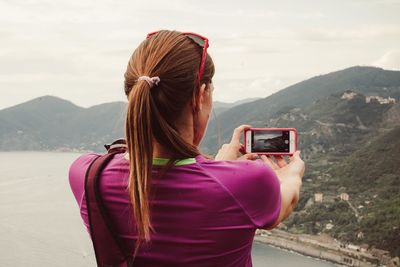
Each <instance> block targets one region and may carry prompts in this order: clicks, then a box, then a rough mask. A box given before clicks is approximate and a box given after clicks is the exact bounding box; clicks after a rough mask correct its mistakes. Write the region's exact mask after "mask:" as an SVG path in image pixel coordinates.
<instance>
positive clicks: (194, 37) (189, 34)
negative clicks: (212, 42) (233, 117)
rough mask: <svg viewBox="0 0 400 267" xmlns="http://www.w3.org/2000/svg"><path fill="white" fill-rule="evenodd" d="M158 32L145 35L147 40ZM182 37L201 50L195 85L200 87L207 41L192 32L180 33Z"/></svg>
mask: <svg viewBox="0 0 400 267" xmlns="http://www.w3.org/2000/svg"><path fill="white" fill-rule="evenodd" d="M157 33H158V31H156V32H151V33H149V34H147V39H148V38H150V37H152V36H154V35H155V34H157ZM182 34H183V35H185V36H187V37H189V38H190V39H192V40H193V41H194V42H195V43H196V44H198V45H199V46H200V47H202V48H203V53H202V55H201V62H200V68H199V73H198V74H197V83H198V85H199V86H200V85H201V76H203V72H204V65H205V64H206V57H207V48H208V46H209V45H208V39H207V38H206V37H204V36H201V35H200V34H197V33H193V32H182Z"/></svg>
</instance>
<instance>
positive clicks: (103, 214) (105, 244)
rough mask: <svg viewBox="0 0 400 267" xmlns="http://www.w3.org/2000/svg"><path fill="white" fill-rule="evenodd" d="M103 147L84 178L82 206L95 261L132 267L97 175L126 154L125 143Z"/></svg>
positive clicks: (114, 266)
mask: <svg viewBox="0 0 400 267" xmlns="http://www.w3.org/2000/svg"><path fill="white" fill-rule="evenodd" d="M104 146H105V148H106V149H107V153H106V154H104V155H101V156H98V157H96V158H95V159H94V160H93V161H92V162H91V163H90V165H89V167H88V169H87V171H86V175H85V198H86V206H87V211H88V219H89V229H90V235H91V238H92V243H93V248H94V252H95V256H96V262H97V266H99V267H132V266H133V256H132V253H131V252H130V251H129V249H128V247H127V245H126V243H125V242H124V241H123V240H122V239H121V238H120V237H119V235H118V233H117V232H116V230H115V229H116V228H115V225H114V223H113V221H112V220H111V217H110V215H109V212H108V211H107V209H106V208H105V206H104V202H103V199H102V197H101V195H100V191H99V182H100V178H101V172H102V171H103V169H104V168H105V167H106V166H107V164H108V163H109V162H110V160H111V159H112V158H113V157H114V156H115V155H116V154H118V153H125V152H126V149H127V147H126V142H125V140H124V139H118V140H116V141H114V142H113V143H112V144H110V145H104Z"/></svg>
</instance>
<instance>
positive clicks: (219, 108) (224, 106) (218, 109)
mask: <svg viewBox="0 0 400 267" xmlns="http://www.w3.org/2000/svg"><path fill="white" fill-rule="evenodd" d="M258 99H260V98H259V97H252V98H245V99H242V100H238V101H235V102H233V103H226V102H220V101H214V102H213V112H214V113H215V115H216V116H218V115H220V114H221V113H223V112H225V111H227V110H228V109H230V108H233V107H235V106H238V105H241V104H245V103H249V102H253V101H255V100H258Z"/></svg>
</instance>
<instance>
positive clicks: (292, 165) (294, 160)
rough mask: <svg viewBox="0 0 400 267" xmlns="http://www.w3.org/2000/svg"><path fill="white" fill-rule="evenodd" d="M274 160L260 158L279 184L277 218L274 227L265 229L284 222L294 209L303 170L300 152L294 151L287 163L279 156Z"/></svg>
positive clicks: (264, 157) (297, 199)
mask: <svg viewBox="0 0 400 267" xmlns="http://www.w3.org/2000/svg"><path fill="white" fill-rule="evenodd" d="M274 158H275V160H274ZM274 158H272V157H266V156H265V155H263V156H261V159H262V160H263V162H264V163H265V164H266V165H268V166H270V167H271V168H272V169H273V170H274V171H275V173H276V176H277V177H278V179H279V182H280V184H281V186H280V189H281V210H280V213H279V217H278V219H277V220H276V222H275V223H274V225H273V226H271V227H269V228H267V229H272V228H274V227H276V226H277V225H278V224H279V223H281V222H282V221H283V220H285V219H286V218H287V217H288V216H289V215H290V214H291V213H292V211H293V210H294V208H295V207H296V205H297V202H298V201H299V196H300V188H301V184H302V181H301V180H302V178H303V176H304V170H305V165H304V162H303V160H302V159H301V158H300V151H296V152H295V153H294V154H293V156H292V157H290V160H289V163H287V162H286V161H285V159H284V158H282V157H280V156H275V157H274Z"/></svg>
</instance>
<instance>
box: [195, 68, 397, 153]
mask: <svg viewBox="0 0 400 267" xmlns="http://www.w3.org/2000/svg"><path fill="white" fill-rule="evenodd" d="M346 90H352V91H354V92H358V93H362V94H365V95H367V96H369V95H379V96H382V97H389V96H390V97H393V98H395V99H399V98H400V71H388V70H383V69H381V68H375V67H359V66H356V67H351V68H347V69H344V70H340V71H336V72H332V73H329V74H326V75H320V76H316V77H313V78H311V79H308V80H305V81H302V82H299V83H296V84H294V85H292V86H289V87H287V88H285V89H283V90H281V91H279V92H277V93H275V94H273V95H271V96H268V97H266V98H263V99H259V100H256V101H253V102H250V103H245V104H242V105H238V106H235V107H233V108H231V109H230V110H228V111H226V112H224V113H222V114H220V116H217V118H216V119H213V120H212V121H210V123H209V126H208V130H207V135H206V137H205V139H204V141H203V143H202V147H203V148H204V150H205V151H207V152H208V153H215V151H216V147H218V145H219V142H218V140H221V141H222V142H226V141H227V140H229V138H230V135H231V134H232V131H233V129H234V128H235V127H236V126H238V125H240V124H251V125H252V126H254V127H257V126H259V127H265V126H266V124H267V122H268V121H269V119H270V118H272V117H274V116H275V115H277V114H279V113H284V112H285V111H287V110H289V109H291V108H295V107H297V108H303V107H306V106H308V105H311V104H312V103H314V102H315V101H317V100H318V99H321V98H323V97H328V96H330V95H332V94H336V93H339V92H344V91H346Z"/></svg>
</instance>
